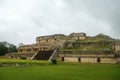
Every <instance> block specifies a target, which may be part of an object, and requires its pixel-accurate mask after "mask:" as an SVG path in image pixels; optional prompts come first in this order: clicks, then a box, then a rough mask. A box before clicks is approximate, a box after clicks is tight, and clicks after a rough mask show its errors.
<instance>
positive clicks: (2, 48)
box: [0, 41, 17, 55]
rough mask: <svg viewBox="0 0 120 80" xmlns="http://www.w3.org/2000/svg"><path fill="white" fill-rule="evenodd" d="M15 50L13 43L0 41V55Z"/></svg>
mask: <svg viewBox="0 0 120 80" xmlns="http://www.w3.org/2000/svg"><path fill="white" fill-rule="evenodd" d="M11 52H17V48H16V46H15V45H14V44H10V43H8V42H6V41H4V42H0V55H5V54H6V53H11Z"/></svg>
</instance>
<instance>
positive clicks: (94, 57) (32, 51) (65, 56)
mask: <svg viewBox="0 0 120 80" xmlns="http://www.w3.org/2000/svg"><path fill="white" fill-rule="evenodd" d="M100 36H101V35H100ZM100 36H97V37H88V36H86V34H85V33H71V34H70V35H68V36H66V35H64V34H55V35H49V36H39V37H37V38H36V43H35V44H31V45H23V46H20V47H19V48H18V53H19V54H11V55H7V57H9V58H16V59H20V58H21V57H23V56H24V57H27V59H42V60H44V59H49V60H50V59H52V58H54V59H58V60H59V61H64V62H91V63H120V43H119V42H117V43H116V42H115V40H113V39H108V37H107V38H106V37H105V36H103V35H102V37H100ZM56 53H57V54H56Z"/></svg>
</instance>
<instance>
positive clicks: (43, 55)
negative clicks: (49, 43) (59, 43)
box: [31, 51, 53, 60]
mask: <svg viewBox="0 0 120 80" xmlns="http://www.w3.org/2000/svg"><path fill="white" fill-rule="evenodd" d="M52 53H53V51H37V52H36V53H35V54H34V55H33V56H32V57H31V60H48V59H49V58H50V56H51V55H52Z"/></svg>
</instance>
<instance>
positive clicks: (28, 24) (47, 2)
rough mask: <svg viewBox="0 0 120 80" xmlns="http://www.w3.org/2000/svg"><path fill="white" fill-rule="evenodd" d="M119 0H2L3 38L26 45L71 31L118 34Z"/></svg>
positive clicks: (0, 23)
mask: <svg viewBox="0 0 120 80" xmlns="http://www.w3.org/2000/svg"><path fill="white" fill-rule="evenodd" d="M117 2H119V0H116V1H113V0H106V1H104V0H101V1H98V0H91V1H90V0H1V1H0V41H3V40H5V41H9V42H11V43H15V44H19V43H26V44H27V43H34V42H35V37H37V36H40V35H49V34H56V33H64V34H69V33H71V32H86V33H87V34H88V35H96V34H98V33H105V34H108V35H113V37H116V35H117V34H118V35H117V36H119V31H118V30H119V27H118V26H119V23H118V22H119V21H118V20H119V17H120V15H119V14H118V13H119V10H118V9H119V5H118V4H117ZM115 15H117V17H116V16H115ZM116 26H117V27H116ZM115 32H116V33H115ZM113 33H114V34H113Z"/></svg>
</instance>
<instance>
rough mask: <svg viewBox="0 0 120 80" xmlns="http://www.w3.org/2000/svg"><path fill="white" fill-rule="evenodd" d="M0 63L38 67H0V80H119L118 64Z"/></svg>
mask: <svg viewBox="0 0 120 80" xmlns="http://www.w3.org/2000/svg"><path fill="white" fill-rule="evenodd" d="M1 62H26V63H27V62H32V63H36V62H37V63H39V64H40V65H31V66H24V67H15V66H8V67H0V80H119V78H120V76H119V74H120V64H91V63H61V62H59V63H58V65H50V64H48V62H47V61H28V60H2V61H1ZM41 63H42V64H41ZM43 64H46V65H43Z"/></svg>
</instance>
